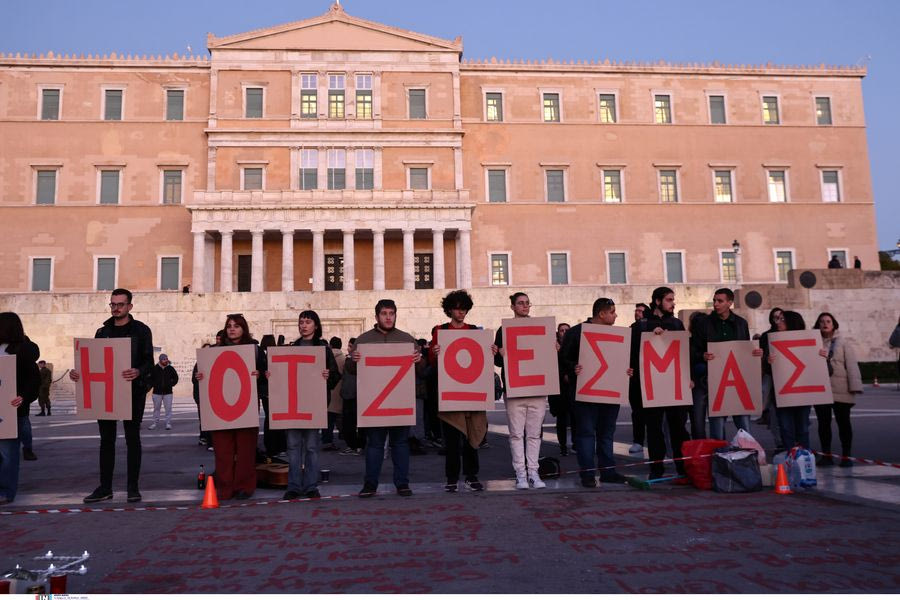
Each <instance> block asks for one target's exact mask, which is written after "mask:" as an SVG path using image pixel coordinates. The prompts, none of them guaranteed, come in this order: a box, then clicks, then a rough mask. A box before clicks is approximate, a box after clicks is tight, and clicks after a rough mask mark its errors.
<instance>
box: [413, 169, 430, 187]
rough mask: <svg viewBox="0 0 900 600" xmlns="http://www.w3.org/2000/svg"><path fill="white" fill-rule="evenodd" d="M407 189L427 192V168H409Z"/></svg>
mask: <svg viewBox="0 0 900 600" xmlns="http://www.w3.org/2000/svg"><path fill="white" fill-rule="evenodd" d="M409 189H411V190H427V189H428V168H427V167H410V169H409Z"/></svg>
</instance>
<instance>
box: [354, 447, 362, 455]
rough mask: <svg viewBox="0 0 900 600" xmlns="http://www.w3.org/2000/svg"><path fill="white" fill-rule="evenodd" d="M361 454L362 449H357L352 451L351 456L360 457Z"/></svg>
mask: <svg viewBox="0 0 900 600" xmlns="http://www.w3.org/2000/svg"><path fill="white" fill-rule="evenodd" d="M362 453H363V449H362V448H357V449H356V450H354V452H353V455H354V456H362Z"/></svg>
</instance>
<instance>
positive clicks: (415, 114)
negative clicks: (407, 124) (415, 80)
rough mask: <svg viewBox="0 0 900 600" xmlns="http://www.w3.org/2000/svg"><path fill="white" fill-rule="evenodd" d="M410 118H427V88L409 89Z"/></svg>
mask: <svg viewBox="0 0 900 600" xmlns="http://www.w3.org/2000/svg"><path fill="white" fill-rule="evenodd" d="M409 118H410V119H424V118H425V90H409Z"/></svg>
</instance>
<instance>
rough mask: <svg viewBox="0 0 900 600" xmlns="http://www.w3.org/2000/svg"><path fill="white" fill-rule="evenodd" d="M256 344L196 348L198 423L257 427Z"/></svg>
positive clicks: (212, 428)
mask: <svg viewBox="0 0 900 600" xmlns="http://www.w3.org/2000/svg"><path fill="white" fill-rule="evenodd" d="M255 370H256V345H255V344H241V345H239V346H217V347H214V348H200V349H198V350H197V372H198V373H203V379H201V380H200V423H201V426H202V429H203V430H204V431H220V430H223V429H242V428H244V427H259V406H258V402H257V396H256V377H253V376H252V375H250V373H252V372H253V371H255Z"/></svg>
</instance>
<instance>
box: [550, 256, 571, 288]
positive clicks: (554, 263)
mask: <svg viewBox="0 0 900 600" xmlns="http://www.w3.org/2000/svg"><path fill="white" fill-rule="evenodd" d="M568 283H569V256H568V255H567V254H566V253H565V252H552V253H551V254H550V285H568Z"/></svg>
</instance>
